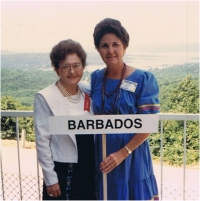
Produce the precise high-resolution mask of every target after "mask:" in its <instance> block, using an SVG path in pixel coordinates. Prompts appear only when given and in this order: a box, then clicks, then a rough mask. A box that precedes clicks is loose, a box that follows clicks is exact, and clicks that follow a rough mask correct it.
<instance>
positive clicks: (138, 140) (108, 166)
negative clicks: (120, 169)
mask: <svg viewBox="0 0 200 201" xmlns="http://www.w3.org/2000/svg"><path fill="white" fill-rule="evenodd" d="M149 135H150V133H140V134H135V135H134V137H133V138H132V139H131V140H130V141H129V142H128V143H127V144H126V147H128V149H130V150H131V151H134V150H135V149H136V148H137V147H138V146H140V145H141V144H142V143H143V142H144V141H145V140H146V139H147V138H148V137H149ZM128 156H129V154H128V152H127V150H126V148H125V147H123V148H121V149H120V150H119V151H117V152H114V153H112V154H110V155H109V156H108V157H106V158H105V159H104V160H103V161H102V162H101V164H100V170H101V171H102V172H104V173H109V172H110V171H112V170H113V169H114V168H115V167H117V166H118V165H119V164H120V163H121V162H122V161H123V160H124V159H126V158H127V157H128Z"/></svg>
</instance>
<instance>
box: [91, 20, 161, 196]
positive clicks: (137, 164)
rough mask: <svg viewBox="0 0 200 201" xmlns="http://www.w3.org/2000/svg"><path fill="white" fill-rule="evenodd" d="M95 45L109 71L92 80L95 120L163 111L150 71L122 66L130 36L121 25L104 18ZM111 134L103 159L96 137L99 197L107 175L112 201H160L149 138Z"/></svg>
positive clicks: (100, 142) (93, 76)
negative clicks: (108, 115)
mask: <svg viewBox="0 0 200 201" xmlns="http://www.w3.org/2000/svg"><path fill="white" fill-rule="evenodd" d="M93 37H94V44H95V47H96V49H97V51H98V52H99V54H100V56H101V58H102V60H103V61H104V63H105V64H106V67H105V68H104V69H102V70H96V71H94V72H93V74H92V75H91V97H92V100H93V101H92V102H93V103H92V104H93V105H92V106H93V110H94V113H95V114H96V115H106V114H119V115H120V114H154V113H157V112H159V100H158V93H159V89H158V84H157V81H156V79H155V77H154V76H153V74H151V73H150V72H146V71H142V70H140V69H137V68H135V67H131V66H129V65H126V64H125V63H124V61H123V56H124V54H125V51H126V48H127V47H128V44H129V34H128V33H127V31H126V30H125V28H124V27H123V26H122V25H121V23H120V22H119V21H118V20H115V19H110V18H106V19H104V20H102V21H101V22H99V23H98V24H97V25H96V27H95V29H94V33H93ZM149 135H150V133H144V134H137V133H132V134H108V135H106V141H107V148H106V149H107V157H106V158H102V135H100V134H99V135H96V142H95V143H96V154H97V156H96V167H97V175H96V181H97V196H98V199H99V200H102V199H103V184H102V183H103V174H102V173H107V191H108V192H107V194H108V195H107V199H108V200H158V188H157V183H156V178H155V175H154V172H153V166H152V159H151V153H150V148H149V142H148V137H149Z"/></svg>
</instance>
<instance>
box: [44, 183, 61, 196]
mask: <svg viewBox="0 0 200 201" xmlns="http://www.w3.org/2000/svg"><path fill="white" fill-rule="evenodd" d="M47 194H48V195H49V196H50V197H55V198H56V197H58V196H60V195H61V191H60V185H59V184H58V183H56V184H53V185H50V186H47Z"/></svg>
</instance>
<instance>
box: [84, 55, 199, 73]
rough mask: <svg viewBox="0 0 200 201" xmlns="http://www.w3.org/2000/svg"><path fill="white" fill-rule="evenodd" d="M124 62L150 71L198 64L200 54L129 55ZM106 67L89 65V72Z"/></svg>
mask: <svg viewBox="0 0 200 201" xmlns="http://www.w3.org/2000/svg"><path fill="white" fill-rule="evenodd" d="M124 62H125V63H126V64H127V65H130V66H133V67H136V68H140V69H145V70H148V69H149V68H159V69H162V68H168V67H170V66H173V65H181V64H185V63H198V62H199V53H198V52H188V53H186V52H170V53H163V54H155V53H154V54H128V55H125V56H124ZM104 67H105V65H104V64H103V63H102V64H101V65H99V64H98V65H95V64H91V65H90V64H89V65H88V66H87V68H86V69H87V71H89V72H90V71H94V70H96V69H102V68H104Z"/></svg>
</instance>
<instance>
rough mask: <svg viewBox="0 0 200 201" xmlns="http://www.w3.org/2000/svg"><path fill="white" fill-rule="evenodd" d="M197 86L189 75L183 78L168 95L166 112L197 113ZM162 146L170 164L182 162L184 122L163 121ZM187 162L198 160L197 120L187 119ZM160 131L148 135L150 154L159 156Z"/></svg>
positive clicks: (191, 162) (165, 158)
mask: <svg viewBox="0 0 200 201" xmlns="http://www.w3.org/2000/svg"><path fill="white" fill-rule="evenodd" d="M198 101H199V87H198V86H197V85H196V83H195V82H194V80H193V79H192V77H191V76H187V77H186V78H185V79H183V80H182V81H181V82H180V83H179V84H178V86H177V87H175V88H174V89H173V90H172V92H171V93H170V95H169V99H168V102H167V104H168V106H167V107H168V112H171V113H199V107H198ZM163 127H164V130H163V133H164V135H163V148H164V152H163V153H164V154H163V156H164V160H165V161H167V162H168V163H169V164H172V165H181V164H182V162H183V154H184V153H183V150H184V149H183V148H184V147H183V146H184V122H183V121H163ZM186 133H187V135H186V150H187V164H193V163H196V162H198V160H199V155H198V153H199V122H196V121H187V130H186ZM160 141H161V139H160V133H158V134H153V135H152V136H151V137H150V144H151V148H152V154H153V155H154V156H156V157H160V147H159V145H160Z"/></svg>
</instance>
